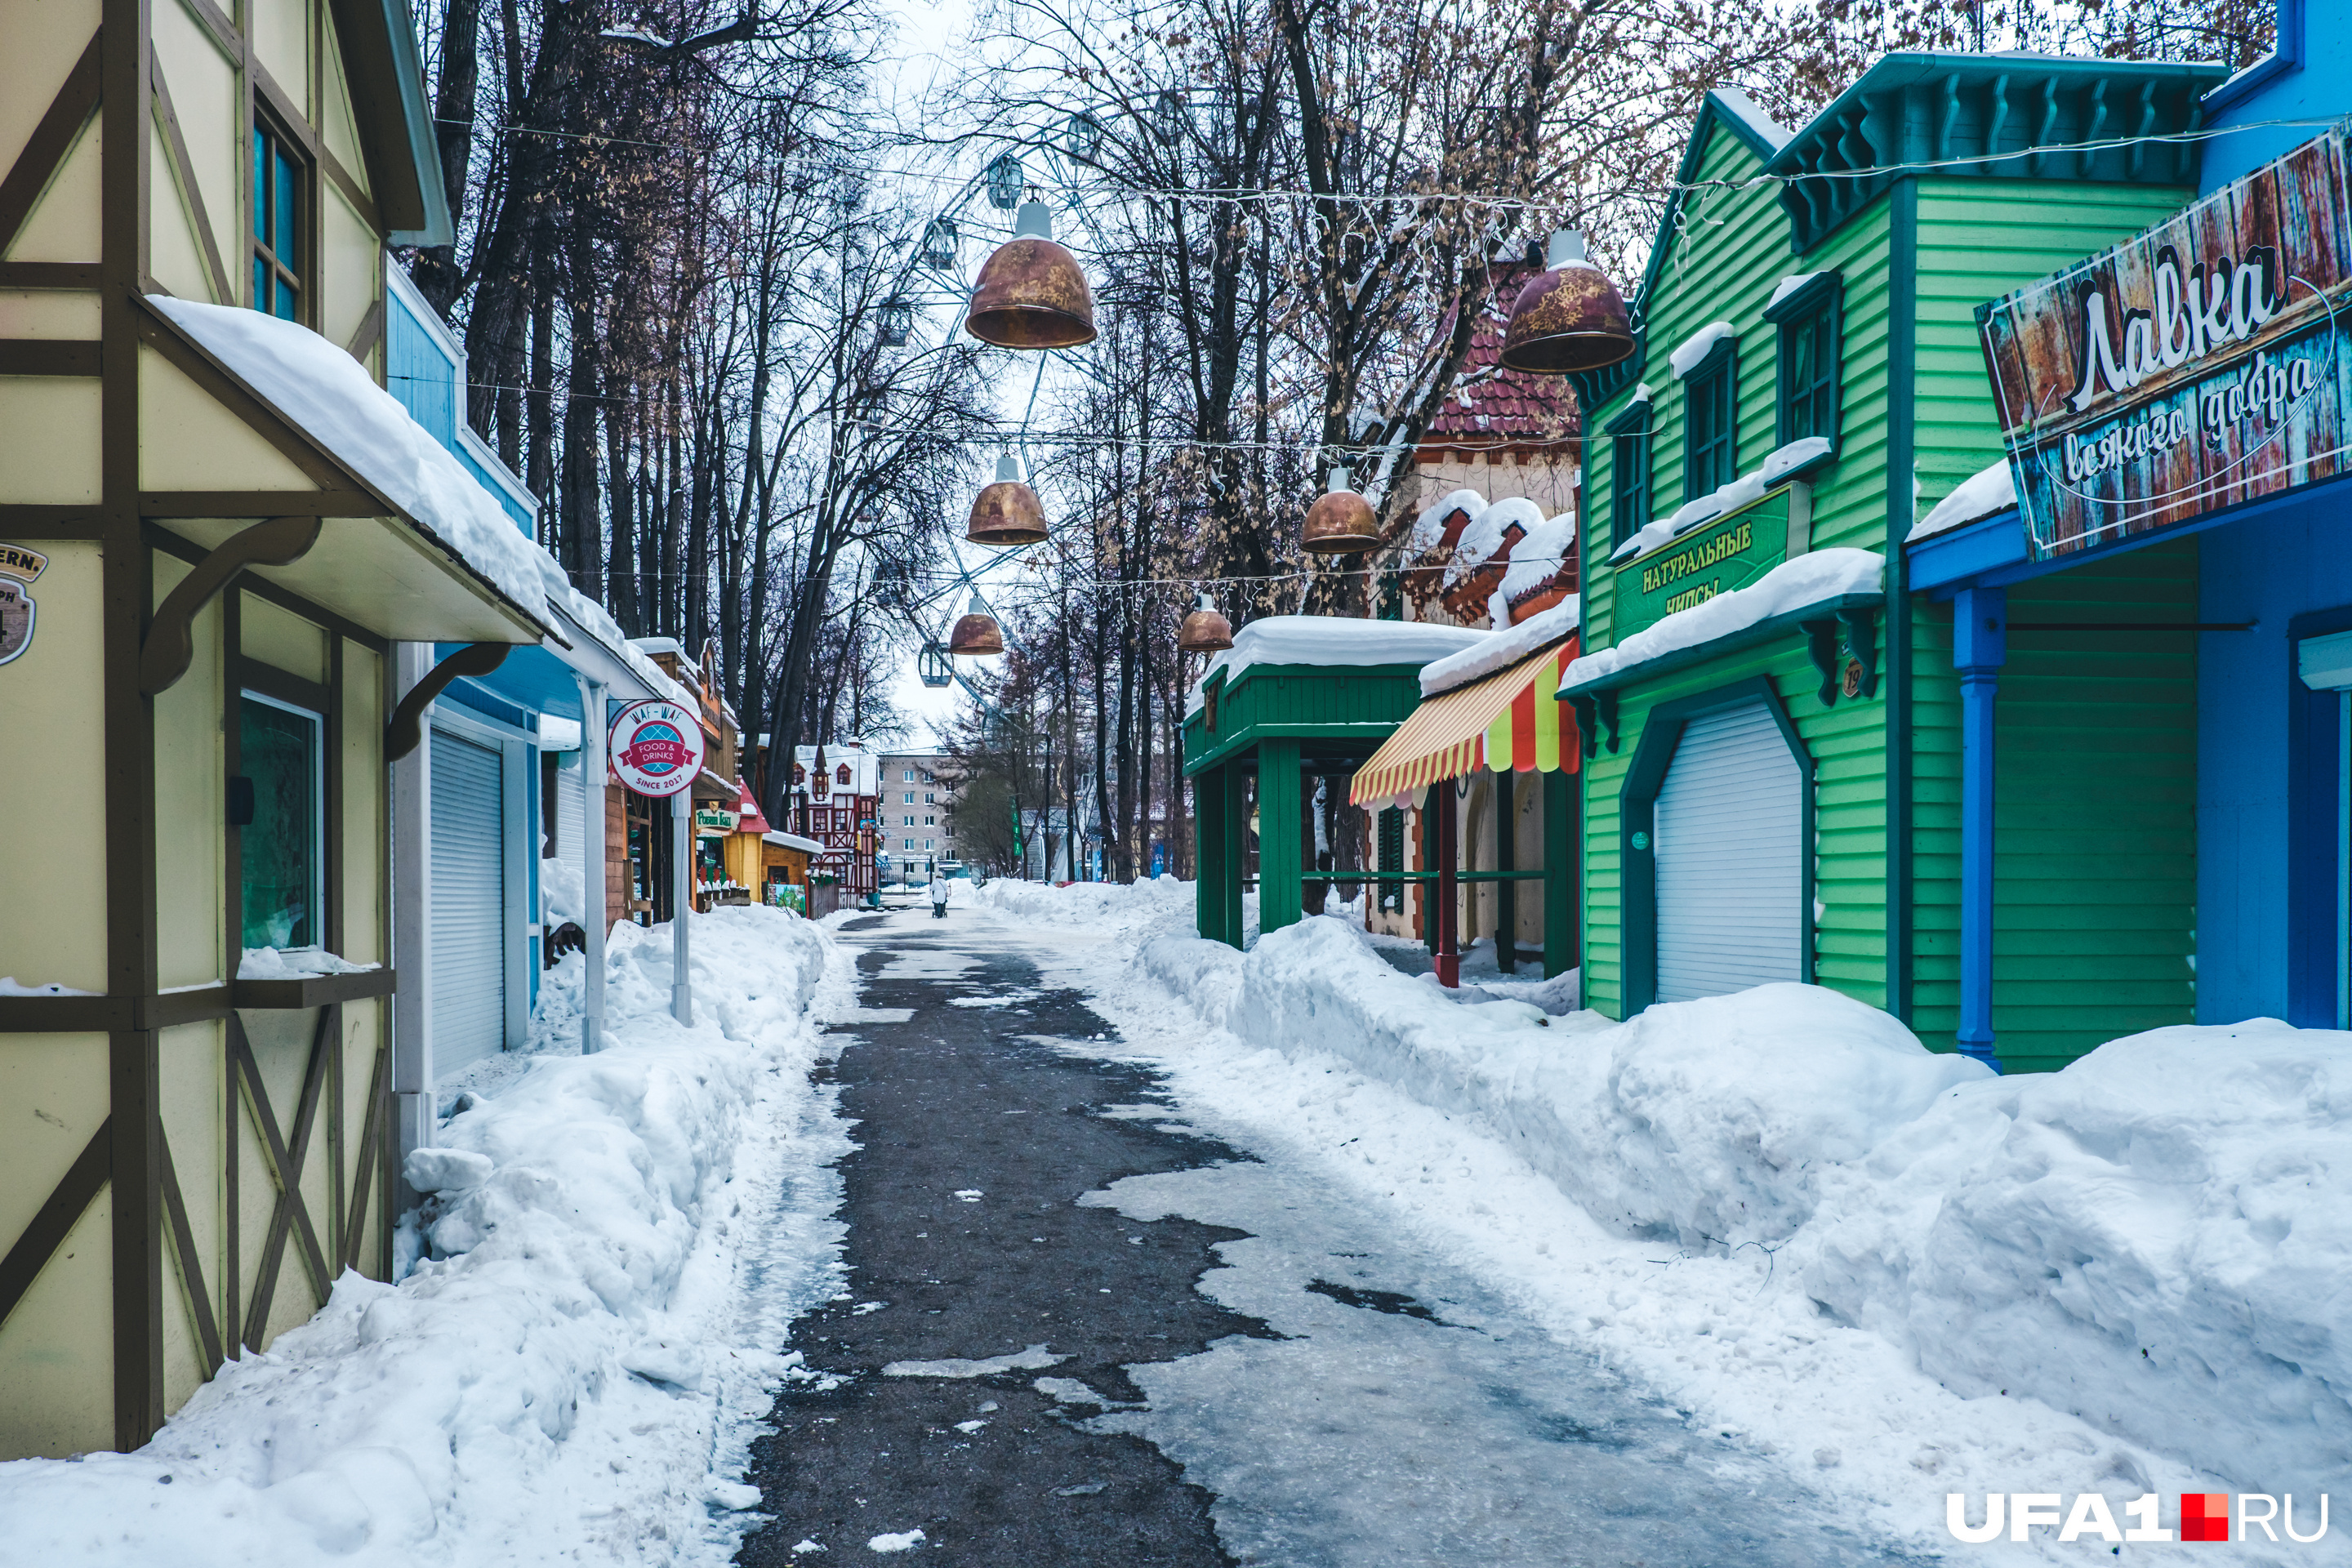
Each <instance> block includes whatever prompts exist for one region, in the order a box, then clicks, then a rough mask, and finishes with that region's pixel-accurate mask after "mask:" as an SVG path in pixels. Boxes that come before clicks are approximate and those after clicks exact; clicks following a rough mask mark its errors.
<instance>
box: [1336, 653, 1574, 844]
mask: <svg viewBox="0 0 2352 1568" xmlns="http://www.w3.org/2000/svg"><path fill="white" fill-rule="evenodd" d="M1576 647H1577V639H1576V638H1574V637H1569V638H1567V639H1566V640H1564V641H1561V642H1558V643H1554V644H1553V645H1552V646H1551V647H1548V648H1545V649H1543V650H1542V651H1541V652H1539V653H1535V654H1531V655H1529V656H1528V658H1523V659H1521V660H1520V661H1519V662H1518V663H1517V664H1514V665H1512V666H1510V667H1509V668H1506V669H1498V670H1496V672H1495V673H1494V674H1492V675H1489V676H1486V677H1485V678H1484V679H1478V680H1474V681H1472V682H1471V683H1470V684H1469V685H1467V686H1459V687H1456V688H1454V689H1453V690H1451V691H1444V692H1440V693H1439V694H1438V695H1436V696H1434V697H1430V698H1424V699H1423V700H1422V704H1421V706H1420V707H1418V708H1416V709H1414V710H1412V717H1410V718H1408V719H1407V720H1406V721H1404V722H1403V723H1402V724H1401V725H1399V726H1398V727H1397V731H1396V733H1395V734H1393V735H1391V736H1390V737H1389V738H1388V740H1387V741H1385V742H1382V743H1381V749H1380V750H1379V751H1377V752H1373V753H1372V755H1371V758H1370V761H1368V762H1366V763H1364V765H1363V766H1362V767H1360V768H1359V769H1357V770H1356V777H1355V782H1354V784H1352V785H1351V786H1350V787H1349V792H1348V798H1349V800H1350V801H1352V802H1354V803H1355V804H1356V805H1375V804H1378V803H1380V802H1381V801H1385V800H1387V799H1388V798H1390V797H1391V796H1392V795H1402V794H1404V793H1405V792H1407V791H1409V790H1416V789H1420V788H1422V787H1423V785H1425V784H1433V783H1435V782H1436V781H1437V780H1439V779H1450V778H1459V777H1461V776H1462V775H1463V774H1465V773H1470V772H1472V771H1474V770H1475V769H1478V768H1490V769H1492V770H1494V771H1495V772H1496V773H1502V772H1505V771H1514V772H1517V773H1535V772H1540V773H1557V772H1559V771H1561V770H1563V769H1564V770H1566V771H1567V772H1569V773H1574V772H1576V771H1577V769H1578V768H1579V767H1580V766H1581V765H1582V761H1583V754H1584V753H1583V748H1582V747H1581V746H1580V744H1579V737H1578V735H1577V730H1576V719H1575V716H1574V715H1573V714H1571V713H1569V712H1567V711H1566V707H1567V705H1566V704H1565V703H1562V702H1560V701H1559V700H1557V699H1556V698H1555V697H1554V696H1553V695H1552V693H1553V691H1554V690H1555V689H1557V688H1558V687H1559V674H1560V671H1561V670H1562V669H1564V668H1567V666H1568V663H1569V661H1570V659H1573V658H1575V657H1576Z"/></svg>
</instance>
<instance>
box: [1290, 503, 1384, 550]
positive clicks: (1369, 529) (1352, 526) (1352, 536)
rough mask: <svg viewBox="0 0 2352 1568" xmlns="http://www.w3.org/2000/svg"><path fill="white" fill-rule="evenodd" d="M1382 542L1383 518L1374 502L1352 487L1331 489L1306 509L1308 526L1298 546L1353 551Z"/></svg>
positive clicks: (1373, 546) (1304, 548)
mask: <svg viewBox="0 0 2352 1568" xmlns="http://www.w3.org/2000/svg"><path fill="white" fill-rule="evenodd" d="M1380 542H1381V531H1380V520H1379V519H1378V518H1376V517H1374V516H1373V515H1372V503H1371V502H1370V501H1368V500H1365V499H1364V498H1363V497H1362V496H1360V495H1359V494H1357V493H1356V492H1355V491H1354V490H1349V489H1332V490H1327V491H1325V492H1324V493H1323V494H1322V495H1321V496H1318V498H1316V501H1315V504H1314V505H1313V506H1310V507H1308V508H1307V526H1306V528H1305V529H1304V530H1303V531H1301V532H1300V534H1299V537H1298V545H1299V548H1300V549H1302V550H1304V551H1306V552H1307V553H1308V554H1310V555H1353V554H1355V553H1356V552H1359V551H1362V550H1370V549H1373V548H1375V547H1376V546H1377V545H1379V543H1380Z"/></svg>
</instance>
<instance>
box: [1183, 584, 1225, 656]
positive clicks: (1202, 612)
mask: <svg viewBox="0 0 2352 1568" xmlns="http://www.w3.org/2000/svg"><path fill="white" fill-rule="evenodd" d="M1233 646H1234V623H1233V622H1231V621H1229V620H1227V619H1225V617H1224V616H1221V615H1219V614H1217V606H1216V605H1213V604H1211V603H1209V595H1207V594H1205V593H1203V594H1202V595H1201V604H1200V607H1199V608H1197V609H1195V610H1194V611H1193V612H1192V614H1191V615H1189V616H1185V617H1184V624H1183V625H1182V626H1179V627H1177V628H1176V649H1177V651H1178V652H1180V653H1221V652H1223V650H1224V649H1226V648H1229V647H1233Z"/></svg>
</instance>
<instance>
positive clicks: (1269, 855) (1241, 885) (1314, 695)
mask: <svg viewBox="0 0 2352 1568" xmlns="http://www.w3.org/2000/svg"><path fill="white" fill-rule="evenodd" d="M1487 635H1488V634H1487V633H1486V632H1482V631H1469V630H1465V629H1464V628H1462V627H1459V626H1430V625H1423V624H1421V623H1418V622H1407V621H1368V620H1356V619H1349V618H1342V617H1337V616H1266V617H1265V618H1263V619H1260V620H1255V621H1252V622H1250V623H1249V624H1248V625H1247V626H1244V627H1242V629H1241V630H1240V631H1239V632H1238V633H1236V634H1235V636H1234V647H1231V648H1229V649H1227V650H1226V651H1224V652H1223V653H1220V654H1218V655H1217V656H1216V657H1215V658H1213V659H1212V660H1211V661H1210V663H1209V668H1208V669H1207V671H1206V672H1205V673H1204V674H1203V675H1202V679H1201V680H1200V683H1199V684H1198V685H1197V686H1195V687H1194V688H1193V691H1192V704H1191V707H1190V709H1189V710H1188V711H1187V712H1186V713H1185V715H1184V773H1185V776H1186V777H1188V778H1190V779H1192V783H1193V787H1194V790H1195V792H1196V793H1195V797H1194V798H1195V807H1194V809H1195V812H1196V814H1197V832H1198V834H1199V860H1198V862H1197V864H1198V866H1199V873H1198V875H1199V881H1198V884H1197V887H1198V893H1197V897H1198V900H1199V915H1198V919H1199V927H1200V932H1201V934H1202V936H1204V937H1207V938H1208V939H1209V940H1211V941H1212V942H1227V943H1230V944H1231V945H1233V946H1234V947H1239V946H1241V945H1242V940H1243V923H1244V921H1243V912H1242V894H1243V892H1244V889H1245V888H1246V887H1247V886H1249V885H1251V884H1253V883H1255V886H1256V887H1257V889H1258V921H1259V925H1260V928H1261V929H1262V930H1265V931H1275V930H1277V929H1279V928H1280V927H1283V926H1286V925H1290V924H1293V923H1294V922H1296V921H1297V920H1298V919H1299V918H1300V917H1301V916H1302V915H1303V914H1304V913H1305V912H1306V911H1307V907H1308V898H1307V889H1308V888H1309V887H1310V885H1311V886H1315V887H1320V886H1321V885H1323V884H1325V883H1328V882H1330V881H1332V880H1334V878H1333V877H1332V876H1331V875H1330V874H1329V873H1328V872H1321V871H1318V869H1317V868H1314V867H1313V866H1311V865H1310V863H1309V858H1308V855H1307V847H1308V845H1309V842H1310V840H1309V837H1308V834H1309V831H1310V830H1309V827H1308V816H1307V802H1308V799H1309V797H1310V796H1311V794H1312V787H1311V784H1310V783H1309V781H1310V780H1313V779H1317V778H1322V779H1327V780H1328V781H1330V783H1331V784H1332V786H1333V787H1336V788H1339V789H1341V790H1342V791H1344V789H1345V784H1346V781H1347V779H1348V778H1349V776H1350V775H1352V774H1353V773H1355V771H1356V769H1357V768H1358V767H1360V765H1362V763H1364V762H1365V760H1366V759H1368V758H1370V756H1371V754H1372V753H1373V752H1376V751H1378V750H1379V749H1380V746H1381V742H1383V741H1385V740H1387V739H1388V738H1389V736H1390V735H1391V734H1392V733H1394V732H1395V731H1396V728H1397V726H1398V725H1400V724H1402V723H1403V722H1404V721H1405V720H1406V719H1408V718H1409V717H1411V716H1412V710H1414V709H1415V708H1417V707H1419V706H1420V705H1421V669H1422V666H1423V665H1425V664H1427V663H1428V662H1429V661H1430V660H1432V659H1434V658H1444V657H1445V656H1446V655H1447V654H1450V653H1458V652H1460V651H1461V650H1462V649H1463V648H1465V647H1471V646H1473V645H1475V644H1476V643H1477V642H1479V641H1481V640H1482V639H1484V638H1485V637H1486V636H1487ZM1253 823H1255V826H1253ZM1367 880H1369V879H1367Z"/></svg>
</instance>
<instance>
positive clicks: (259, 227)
mask: <svg viewBox="0 0 2352 1568" xmlns="http://www.w3.org/2000/svg"><path fill="white" fill-rule="evenodd" d="M253 237H254V238H256V239H257V240H259V241H261V243H262V244H264V245H267V244H268V243H269V138H268V136H266V135H264V134H263V133H262V132H258V131H256V132H254V133H253ZM260 298H261V296H260V293H259V291H258V290H257V291H256V292H255V294H254V299H255V300H256V301H257V302H258V300H260Z"/></svg>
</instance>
